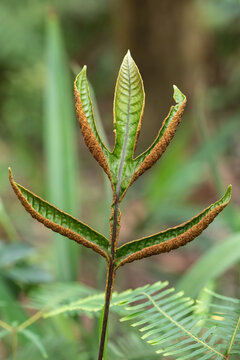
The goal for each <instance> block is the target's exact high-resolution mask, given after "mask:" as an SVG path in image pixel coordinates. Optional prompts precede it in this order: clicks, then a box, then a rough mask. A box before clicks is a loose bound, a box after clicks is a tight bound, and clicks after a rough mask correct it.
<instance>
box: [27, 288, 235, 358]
mask: <svg viewBox="0 0 240 360" xmlns="http://www.w3.org/2000/svg"><path fill="white" fill-rule="evenodd" d="M51 288H52V290H51ZM77 288H79V289H78V291H79V294H80V293H81V292H82V290H83V287H82V286H81V285H76V286H75V290H74V289H72V294H71V296H72V297H73V298H74V297H76V293H77ZM65 290H66V285H64V284H62V285H61V284H59V285H58V287H57V288H56V287H55V285H53V286H50V285H49V286H47V287H46V288H45V290H43V289H42V290H40V291H38V292H35V294H34V295H33V301H34V302H33V304H35V306H37V307H44V306H47V305H48V304H49V298H50V296H51V298H52V299H53V296H52V294H53V293H55V298H56V302H55V303H54V304H53V305H52V308H53V310H51V309H49V310H46V312H45V313H44V315H43V316H44V317H55V316H57V315H59V314H68V315H72V316H73V315H75V314H76V313H78V314H87V315H88V316H90V315H91V314H96V313H97V312H98V313H100V312H101V309H102V306H103V304H104V293H100V294H98V293H97V294H94V295H90V296H88V294H87V292H86V294H85V296H84V297H83V298H81V299H79V300H77V301H73V302H69V295H67V294H66V296H65V298H64V297H62V298H61V301H60V302H59V298H58V299H57V294H59V292H62V293H64V291H65ZM86 290H87V291H88V289H87V288H86ZM205 291H207V290H205ZM208 292H209V291H208ZM74 293H75V294H74ZM210 293H211V295H212V300H211V303H210V304H207V303H206V304H205V302H204V300H202V301H201V302H200V301H197V302H195V301H194V300H192V299H191V298H189V297H184V296H183V292H176V291H175V290H174V289H173V288H169V287H168V283H167V282H164V283H162V282H157V283H155V284H152V285H145V286H143V287H140V288H137V289H135V290H127V291H124V292H122V293H117V292H114V293H113V295H112V302H111V310H112V311H113V312H115V313H117V314H119V315H120V316H121V321H122V322H125V321H127V322H130V323H131V325H132V326H133V327H136V328H138V329H139V330H140V332H141V333H142V335H141V338H142V339H143V340H144V341H146V342H147V343H148V344H150V345H153V350H154V351H155V352H156V353H157V354H163V355H164V356H171V357H172V356H173V358H174V359H179V360H180V359H182V358H183V359H185V358H186V359H227V358H226V356H227V354H231V357H230V358H231V359H235V357H234V354H239V352H240V333H239V325H240V324H239V323H240V317H239V308H240V301H239V300H238V299H233V298H229V297H224V296H221V295H218V294H216V293H213V292H210ZM49 294H50V295H49ZM71 296H70V298H71ZM205 305H206V306H207V307H206V311H201V312H199V311H198V310H199V307H200V306H201V308H203V309H204V306H205ZM135 341H136V339H135ZM127 343H128V346H129V347H131V346H132V345H133V344H132V343H131V342H129V341H128V342H127ZM123 344H124V342H122V345H123ZM122 345H120V344H119V348H118V346H117V345H115V346H114V345H112V347H113V348H114V347H116V348H117V349H118V356H119V358H120V359H121V356H122V355H121V354H122V351H123V350H121V348H122ZM139 346H143V345H141V343H140V345H139ZM143 347H144V346H143ZM110 349H111V346H110ZM125 350H126V349H125ZM115 351H116V349H115ZM145 351H148V353H150V354H151V351H150V349H149V347H148V346H147V347H145ZM129 356H130V355H129ZM152 356H153V354H152ZM200 356H201V357H200ZM136 358H137V359H141V357H136ZM153 358H154V357H153ZM236 359H237V358H236Z"/></svg>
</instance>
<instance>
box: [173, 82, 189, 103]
mask: <svg viewBox="0 0 240 360" xmlns="http://www.w3.org/2000/svg"><path fill="white" fill-rule="evenodd" d="M173 91H174V92H173V98H174V100H175V101H176V103H177V104H179V103H182V102H184V101H185V100H186V96H185V95H184V94H183V93H182V92H181V91H180V90H179V88H178V87H177V86H176V85H173Z"/></svg>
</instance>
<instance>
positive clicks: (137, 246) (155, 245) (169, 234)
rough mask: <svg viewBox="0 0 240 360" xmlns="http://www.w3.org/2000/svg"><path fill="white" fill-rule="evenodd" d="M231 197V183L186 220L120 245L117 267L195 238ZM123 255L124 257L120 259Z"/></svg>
mask: <svg viewBox="0 0 240 360" xmlns="http://www.w3.org/2000/svg"><path fill="white" fill-rule="evenodd" d="M230 198H231V185H230V186H229V187H228V188H227V191H226V193H225V195H224V196H223V197H222V198H221V199H220V200H218V201H217V202H215V203H214V204H212V205H210V206H209V207H208V208H207V209H205V210H204V211H202V212H201V213H200V214H198V215H197V216H195V217H194V218H192V219H191V220H189V221H188V222H186V223H184V224H182V225H180V226H177V227H175V228H170V229H168V230H165V231H161V232H160V233H157V234H155V235H152V236H148V237H145V238H142V239H138V240H135V241H132V242H129V243H127V244H125V245H122V246H121V247H120V248H118V249H117V251H116V259H118V260H117V263H116V264H117V267H119V266H122V265H124V264H126V263H129V262H132V261H134V260H139V259H142V258H145V257H148V256H151V255H157V254H160V253H163V252H169V251H171V250H173V249H177V248H178V247H180V246H183V245H185V244H187V243H188V242H190V241H192V240H193V239H195V238H196V237H197V236H198V235H200V234H201V232H202V231H203V230H204V229H206V227H207V226H208V225H209V224H210V223H211V222H212V221H213V220H214V218H215V217H216V216H217V215H218V214H219V213H220V212H221V211H222V210H223V209H224V208H225V206H227V204H228V203H229V201H230ZM123 257H125V258H124V259H122V258H123Z"/></svg>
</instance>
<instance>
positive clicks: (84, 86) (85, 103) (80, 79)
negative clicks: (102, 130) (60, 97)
mask: <svg viewBox="0 0 240 360" xmlns="http://www.w3.org/2000/svg"><path fill="white" fill-rule="evenodd" d="M86 71H87V68H86V66H84V67H83V69H82V71H81V72H80V73H79V74H78V76H77V77H76V80H75V82H74V94H75V106H76V114H77V118H78V121H79V125H80V128H81V130H82V134H83V138H84V141H85V143H86V145H87V146H88V148H89V150H90V151H91V153H92V154H93V156H94V158H95V159H96V160H97V162H98V163H99V164H100V165H101V167H102V168H103V170H104V171H105V172H106V174H107V175H108V177H109V179H110V181H111V182H112V180H111V174H110V170H109V165H108V157H109V150H108V149H107V148H106V146H105V145H104V144H103V142H102V140H101V138H100V135H99V133H98V130H97V127H96V122H95V118H94V112H93V105H92V100H91V96H90V92H89V86H88V82H87V74H86Z"/></svg>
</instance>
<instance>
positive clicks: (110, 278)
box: [98, 191, 119, 360]
mask: <svg viewBox="0 0 240 360" xmlns="http://www.w3.org/2000/svg"><path fill="white" fill-rule="evenodd" d="M118 207H119V191H118V192H117V196H116V202H115V208H114V214H113V228H112V244H111V256H110V261H109V264H108V272H107V281H106V290H105V309H104V315H103V323H102V331H101V339H100V345H99V353H98V360H102V358H103V353H104V345H105V338H106V332H107V323H108V316H109V307H110V301H111V296H112V292H113V285H114V280H115V269H114V255H115V244H116V241H117V225H118Z"/></svg>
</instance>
